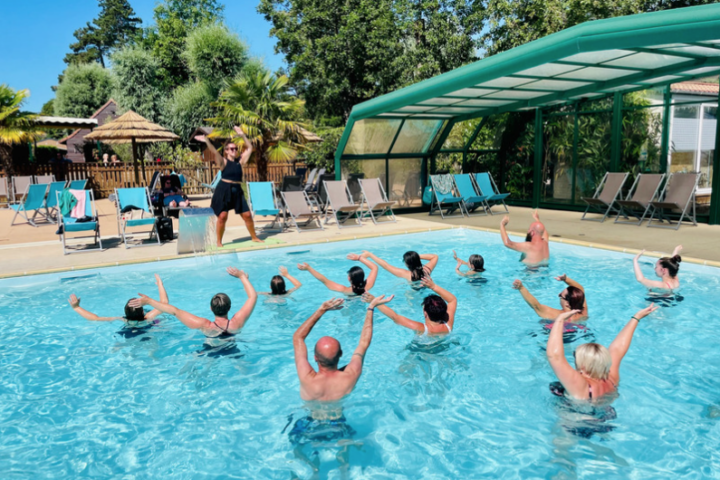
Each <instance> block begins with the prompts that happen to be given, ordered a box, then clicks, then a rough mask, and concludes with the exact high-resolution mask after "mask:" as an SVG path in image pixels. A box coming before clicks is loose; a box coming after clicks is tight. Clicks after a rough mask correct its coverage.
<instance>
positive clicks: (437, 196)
mask: <svg viewBox="0 0 720 480" xmlns="http://www.w3.org/2000/svg"><path fill="white" fill-rule="evenodd" d="M430 184H431V185H432V200H430V215H432V214H433V213H435V212H436V211H439V212H440V216H441V217H442V218H443V219H445V217H457V216H460V217H464V216H465V212H463V209H462V201H463V198H462V197H460V196H457V195H455V192H454V188H453V185H454V182H453V178H452V175H450V174H447V173H446V174H443V175H430ZM445 209H447V212H446V213H443V210H445ZM455 210H458V211H460V215H453V214H452V213H453V212H454V211H455Z"/></svg>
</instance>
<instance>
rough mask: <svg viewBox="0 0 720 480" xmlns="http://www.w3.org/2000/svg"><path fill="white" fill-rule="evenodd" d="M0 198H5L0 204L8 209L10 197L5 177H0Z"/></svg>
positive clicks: (10, 201)
mask: <svg viewBox="0 0 720 480" xmlns="http://www.w3.org/2000/svg"><path fill="white" fill-rule="evenodd" d="M0 197H5V201H4V202H2V201H0V204H4V205H5V206H6V207H8V206H9V205H10V204H11V203H12V196H11V195H10V188H9V187H8V179H7V177H0Z"/></svg>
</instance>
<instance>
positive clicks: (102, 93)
mask: <svg viewBox="0 0 720 480" xmlns="http://www.w3.org/2000/svg"><path fill="white" fill-rule="evenodd" d="M112 83H113V81H112V74H111V73H110V72H109V71H108V70H105V69H104V68H103V67H102V66H100V64H97V63H88V64H83V65H70V66H68V68H67V69H66V70H65V73H64V78H63V81H62V83H61V84H60V85H58V88H57V92H56V93H55V115H58V116H60V117H78V118H88V117H90V116H91V115H92V114H93V113H95V111H96V110H97V109H98V108H100V107H101V106H102V105H103V104H105V102H107V101H108V100H109V99H110V95H111V93H112Z"/></svg>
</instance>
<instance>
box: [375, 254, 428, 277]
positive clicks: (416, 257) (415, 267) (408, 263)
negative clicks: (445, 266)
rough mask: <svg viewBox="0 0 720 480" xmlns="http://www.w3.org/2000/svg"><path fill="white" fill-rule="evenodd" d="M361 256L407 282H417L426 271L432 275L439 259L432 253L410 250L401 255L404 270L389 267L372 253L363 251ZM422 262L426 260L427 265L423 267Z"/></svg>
mask: <svg viewBox="0 0 720 480" xmlns="http://www.w3.org/2000/svg"><path fill="white" fill-rule="evenodd" d="M363 256H367V257H369V258H370V259H372V260H373V261H374V262H375V263H377V264H378V265H380V267H382V268H384V269H385V270H387V271H388V272H390V273H391V274H393V275H395V276H396V277H399V278H404V279H405V280H407V281H408V282H417V281H419V280H420V279H421V278H422V277H424V276H425V272H426V271H429V272H431V273H432V271H433V270H434V269H435V267H436V266H437V263H438V259H439V257H438V256H437V255H435V254H433V253H424V254H419V253H417V252H415V251H413V250H410V251H408V252H405V254H404V255H403V263H405V267H406V268H407V269H404V268H398V267H394V266H392V265H390V264H389V263H388V262H386V261H385V260H383V259H382V258H380V257H378V256H377V255H375V254H374V253H372V252H368V251H367V250H363ZM422 260H426V261H427V263H426V264H424V265H423V263H422Z"/></svg>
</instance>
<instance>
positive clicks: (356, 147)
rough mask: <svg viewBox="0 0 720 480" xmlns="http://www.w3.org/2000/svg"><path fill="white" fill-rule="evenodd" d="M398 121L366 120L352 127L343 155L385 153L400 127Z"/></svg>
mask: <svg viewBox="0 0 720 480" xmlns="http://www.w3.org/2000/svg"><path fill="white" fill-rule="evenodd" d="M400 122H401V121H400V120H389V119H388V120H386V119H376V118H368V119H365V120H359V121H357V122H355V125H353V129H352V132H350V138H348V142H347V145H345V150H344V151H343V153H344V154H347V155H364V154H368V153H387V151H388V150H390V145H391V144H392V141H393V138H395V134H396V133H397V130H398V128H399V127H400Z"/></svg>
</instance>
